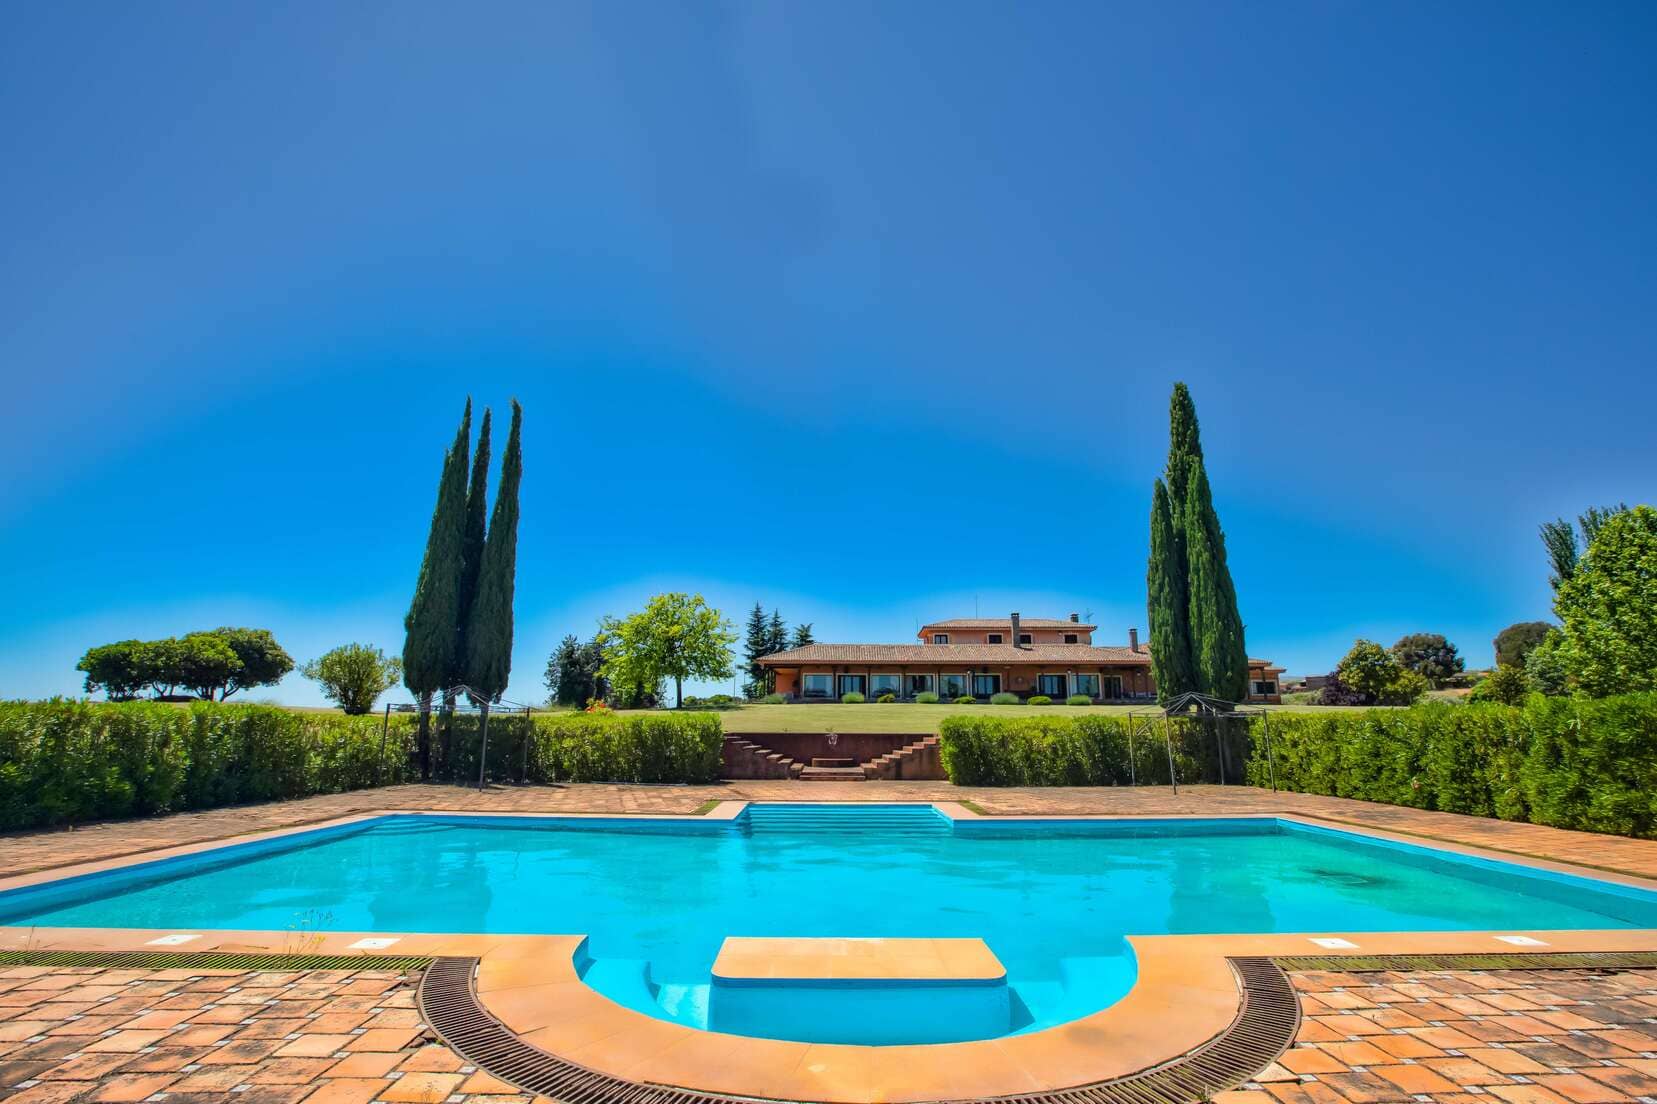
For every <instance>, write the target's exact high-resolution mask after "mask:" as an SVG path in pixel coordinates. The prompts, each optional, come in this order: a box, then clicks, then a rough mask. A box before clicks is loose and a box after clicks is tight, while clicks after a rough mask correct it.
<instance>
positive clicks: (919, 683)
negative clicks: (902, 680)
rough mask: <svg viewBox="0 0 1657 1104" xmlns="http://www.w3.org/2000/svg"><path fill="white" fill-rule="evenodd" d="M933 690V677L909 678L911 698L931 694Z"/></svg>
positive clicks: (918, 676) (912, 676) (915, 676)
mask: <svg viewBox="0 0 1657 1104" xmlns="http://www.w3.org/2000/svg"><path fill="white" fill-rule="evenodd" d="M931 690H932V676H931V675H910V676H909V696H910V697H911V698H912V697H914V696H915V695H916V694H926V693H930V692H931Z"/></svg>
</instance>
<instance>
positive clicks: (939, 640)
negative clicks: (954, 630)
mask: <svg viewBox="0 0 1657 1104" xmlns="http://www.w3.org/2000/svg"><path fill="white" fill-rule="evenodd" d="M932 643H934V644H948V643H949V634H948V633H933V634H932Z"/></svg>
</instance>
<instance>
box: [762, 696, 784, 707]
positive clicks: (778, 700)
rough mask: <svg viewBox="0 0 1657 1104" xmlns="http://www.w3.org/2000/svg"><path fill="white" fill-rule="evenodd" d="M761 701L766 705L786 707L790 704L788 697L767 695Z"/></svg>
mask: <svg viewBox="0 0 1657 1104" xmlns="http://www.w3.org/2000/svg"><path fill="white" fill-rule="evenodd" d="M760 701H761V702H762V703H763V704H765V705H786V704H788V695H786V694H767V695H765V697H763V698H761V699H760Z"/></svg>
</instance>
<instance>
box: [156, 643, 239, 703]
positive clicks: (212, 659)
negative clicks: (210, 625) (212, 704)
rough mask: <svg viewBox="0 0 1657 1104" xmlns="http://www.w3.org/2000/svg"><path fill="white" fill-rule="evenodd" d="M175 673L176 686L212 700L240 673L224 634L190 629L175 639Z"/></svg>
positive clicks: (235, 658) (173, 672)
mask: <svg viewBox="0 0 1657 1104" xmlns="http://www.w3.org/2000/svg"><path fill="white" fill-rule="evenodd" d="M174 662H175V664H176V668H175V670H173V671H172V672H169V674H171V675H175V676H176V678H177V683H178V685H180V686H182V687H184V688H185V689H186V690H188V691H190V692H191V693H192V694H194V695H196V696H197V697H198V698H206V699H208V700H209V701H211V700H212V698H213V695H214V693H215V692H218V691H222V690H223V689H224V688H225V687H226V686H228V685H229V684H230V683H231V682H233V681H234V680H235V679H236V677H237V675H238V674H239V673H240V672H241V668H242V661H241V660H240V659H238V658H237V656H236V652H235V650H234V649H232V648H231V647H230V645H229V643H228V642H226V640H225V639H224V637H222V636H220V635H219V634H218V633H212V632H194V633H190V634H189V635H188V636H185V637H184V638H183V639H181V640H179V641H178V646H177V650H176V652H175V653H174Z"/></svg>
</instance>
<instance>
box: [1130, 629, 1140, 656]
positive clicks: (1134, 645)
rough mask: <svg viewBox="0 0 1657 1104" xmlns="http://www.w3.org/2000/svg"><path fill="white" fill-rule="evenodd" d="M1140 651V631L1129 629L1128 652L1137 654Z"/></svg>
mask: <svg viewBox="0 0 1657 1104" xmlns="http://www.w3.org/2000/svg"><path fill="white" fill-rule="evenodd" d="M1138 650H1139V630H1138V629H1129V630H1128V651H1130V652H1137V651H1138Z"/></svg>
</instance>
